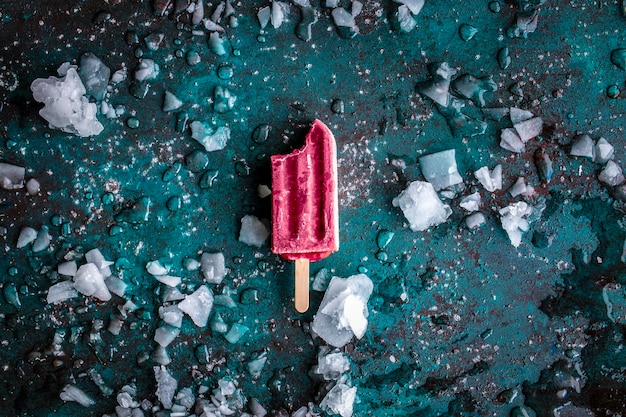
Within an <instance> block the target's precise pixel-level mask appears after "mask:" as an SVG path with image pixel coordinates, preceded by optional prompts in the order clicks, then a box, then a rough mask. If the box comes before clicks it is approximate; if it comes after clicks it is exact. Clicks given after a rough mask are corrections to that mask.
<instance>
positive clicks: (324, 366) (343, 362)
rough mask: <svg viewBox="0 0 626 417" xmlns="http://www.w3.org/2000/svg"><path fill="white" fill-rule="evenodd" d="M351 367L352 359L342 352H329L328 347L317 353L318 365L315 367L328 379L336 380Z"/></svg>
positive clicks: (315, 370) (318, 372) (316, 371)
mask: <svg viewBox="0 0 626 417" xmlns="http://www.w3.org/2000/svg"><path fill="white" fill-rule="evenodd" d="M349 369H350V361H349V360H348V358H347V357H346V355H344V354H343V353H342V352H338V351H336V352H331V353H328V351H327V349H321V350H320V353H319V354H318V355H317V366H316V367H315V369H314V372H315V373H316V374H320V375H322V376H323V377H324V379H325V380H327V381H336V380H337V379H339V377H341V375H342V374H344V373H346V372H348V370H349Z"/></svg>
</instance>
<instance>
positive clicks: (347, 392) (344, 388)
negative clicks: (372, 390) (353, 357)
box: [320, 383, 356, 417]
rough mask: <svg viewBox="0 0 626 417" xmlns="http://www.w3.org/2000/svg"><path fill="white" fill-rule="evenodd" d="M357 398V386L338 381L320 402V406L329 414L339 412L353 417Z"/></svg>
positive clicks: (342, 416)
mask: <svg viewBox="0 0 626 417" xmlns="http://www.w3.org/2000/svg"><path fill="white" fill-rule="evenodd" d="M355 399H356V387H352V388H350V387H349V386H348V385H346V384H343V383H338V384H337V385H335V386H334V387H333V388H332V389H331V390H330V391H328V394H326V396H325V397H324V399H323V400H322V402H321V403H320V407H321V408H322V409H324V410H326V411H328V412H329V414H339V415H340V416H341V417H352V413H353V409H354V400H355Z"/></svg>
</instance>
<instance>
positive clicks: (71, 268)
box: [57, 261, 78, 277]
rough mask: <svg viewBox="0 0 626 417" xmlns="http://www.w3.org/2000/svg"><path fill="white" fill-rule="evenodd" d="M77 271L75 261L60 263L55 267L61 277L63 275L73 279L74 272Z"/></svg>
mask: <svg viewBox="0 0 626 417" xmlns="http://www.w3.org/2000/svg"><path fill="white" fill-rule="evenodd" d="M77 270H78V265H77V264H76V261H67V262H62V263H60V264H59V266H57V272H58V273H59V274H61V275H65V276H68V277H73V276H74V275H76V271H77Z"/></svg>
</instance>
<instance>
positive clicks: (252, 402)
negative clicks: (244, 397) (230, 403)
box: [248, 398, 267, 417]
mask: <svg viewBox="0 0 626 417" xmlns="http://www.w3.org/2000/svg"><path fill="white" fill-rule="evenodd" d="M248 408H249V409H250V412H251V413H252V415H253V416H254V417H265V416H266V415H267V410H266V409H265V408H264V407H263V406H262V405H261V404H260V403H259V400H257V399H256V398H250V399H249V400H248Z"/></svg>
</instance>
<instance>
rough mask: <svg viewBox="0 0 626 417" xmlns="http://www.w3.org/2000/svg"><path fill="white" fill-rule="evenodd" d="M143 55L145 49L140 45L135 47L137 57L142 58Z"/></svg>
mask: <svg viewBox="0 0 626 417" xmlns="http://www.w3.org/2000/svg"><path fill="white" fill-rule="evenodd" d="M142 56H143V49H141V47H140V46H138V47H136V48H135V58H141V57H142Z"/></svg>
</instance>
